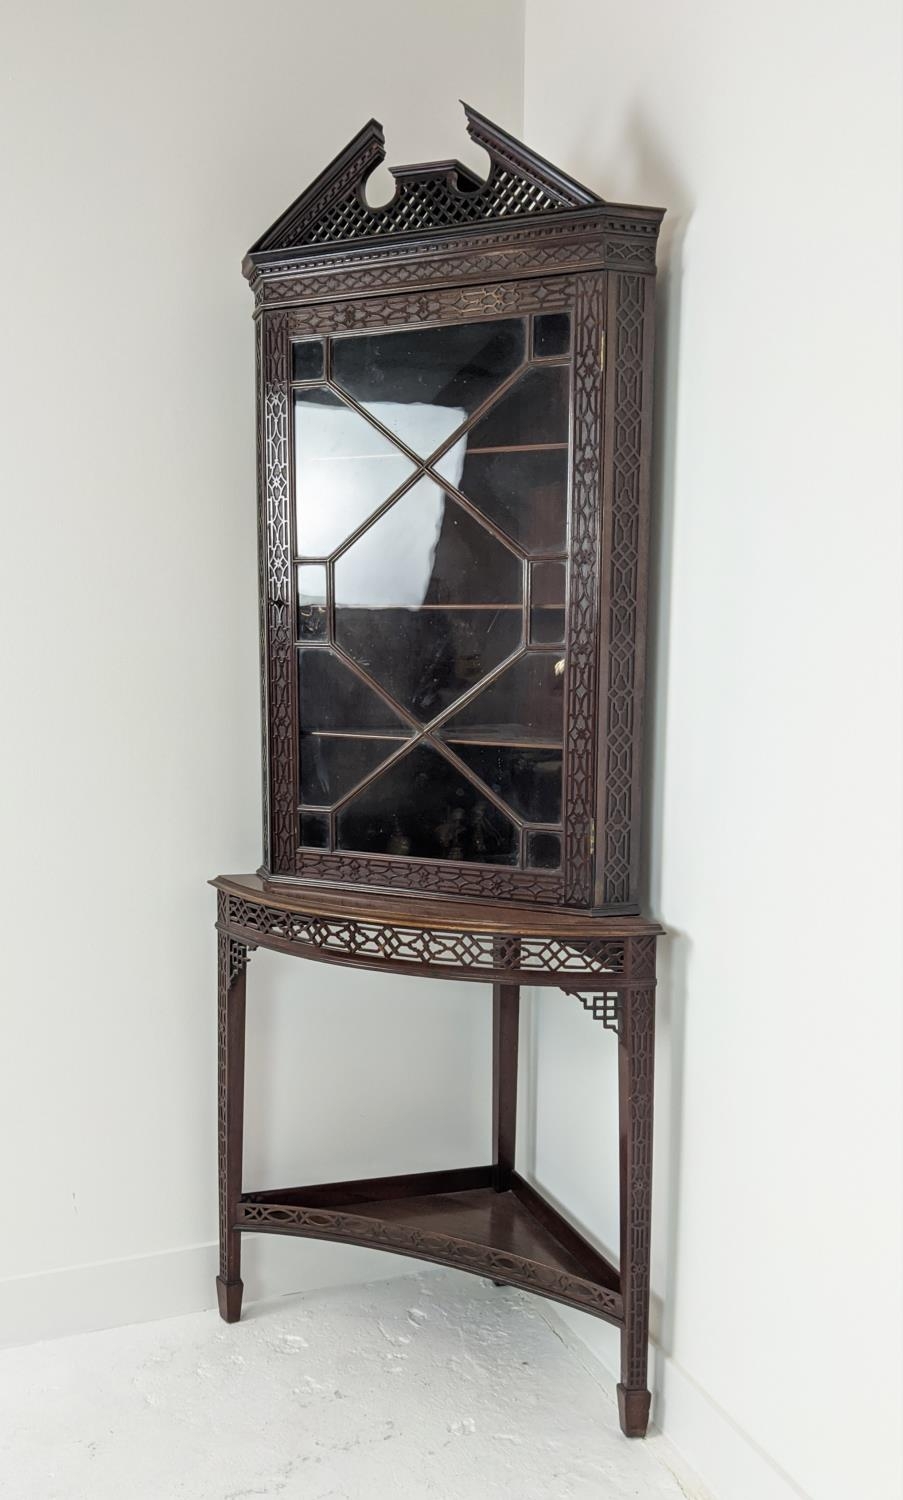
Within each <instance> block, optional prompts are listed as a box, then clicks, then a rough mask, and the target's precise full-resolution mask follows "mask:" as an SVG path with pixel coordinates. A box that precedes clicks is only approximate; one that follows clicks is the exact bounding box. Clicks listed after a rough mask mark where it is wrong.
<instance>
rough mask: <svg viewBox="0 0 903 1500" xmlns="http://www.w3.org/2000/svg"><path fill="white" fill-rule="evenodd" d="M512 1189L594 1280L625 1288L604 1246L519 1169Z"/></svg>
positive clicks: (514, 1174)
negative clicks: (571, 1221)
mask: <svg viewBox="0 0 903 1500" xmlns="http://www.w3.org/2000/svg"><path fill="white" fill-rule="evenodd" d="M511 1191H512V1192H513V1194H514V1196H515V1198H517V1199H518V1200H519V1201H520V1202H521V1203H522V1204H523V1205H524V1207H525V1208H528V1209H529V1210H530V1212H531V1214H532V1215H533V1217H534V1218H535V1219H536V1221H537V1223H539V1224H542V1226H543V1228H544V1229H547V1230H548V1232H549V1233H550V1234H552V1235H554V1236H555V1239H556V1240H557V1241H558V1243H559V1244H560V1245H562V1246H563V1247H564V1248H565V1249H567V1250H568V1251H570V1253H571V1255H573V1256H574V1257H575V1259H577V1260H579V1261H580V1264H581V1265H582V1266H583V1269H584V1272H585V1274H586V1275H587V1276H590V1277H591V1278H592V1279H593V1280H594V1281H598V1282H599V1283H600V1284H601V1285H602V1286H607V1287H611V1289H612V1291H613V1292H619V1291H620V1290H621V1275H620V1272H619V1271H617V1270H615V1267H614V1266H613V1265H612V1264H611V1262H610V1261H608V1260H606V1258H605V1256H604V1255H603V1254H602V1252H601V1251H600V1250H596V1249H595V1247H594V1246H593V1245H591V1244H590V1243H589V1241H588V1240H585V1239H584V1238H583V1235H582V1234H580V1233H579V1231H578V1230H576V1229H575V1228H574V1226H573V1225H572V1224H569V1223H568V1221H567V1219H565V1218H563V1217H562V1215H561V1214H560V1213H559V1212H558V1210H557V1209H556V1208H553V1207H552V1205H551V1203H549V1201H548V1200H547V1199H546V1198H544V1197H543V1196H542V1194H541V1193H539V1192H537V1190H536V1188H535V1187H533V1186H532V1185H531V1184H530V1183H529V1182H526V1181H525V1180H524V1178H523V1177H521V1175H520V1173H519V1172H513V1173H512V1174H511Z"/></svg>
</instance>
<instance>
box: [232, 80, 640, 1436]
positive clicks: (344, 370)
mask: <svg viewBox="0 0 903 1500" xmlns="http://www.w3.org/2000/svg"><path fill="white" fill-rule="evenodd" d="M465 115H466V120H467V129H468V132H469V134H470V137H471V139H472V141H473V142H474V143H475V144H476V145H477V146H479V147H480V148H481V150H482V151H484V152H485V153H487V155H488V158H489V163H490V166H489V171H488V174H487V176H486V178H485V179H480V178H479V177H477V176H476V175H475V174H474V173H473V172H471V171H470V170H469V169H468V168H465V167H463V166H461V165H460V163H458V162H455V161H443V162H434V163H427V164H425V165H420V166H414V167H401V168H396V169H395V173H394V175H395V181H396V190H395V194H394V196H393V197H392V199H391V200H390V202H388V203H386V204H384V205H383V206H382V207H379V208H371V207H370V206H369V204H368V202H367V195H366V183H367V179H368V177H369V176H370V174H371V172H372V171H373V170H374V168H375V167H376V166H377V165H378V164H379V163H380V162H381V161H382V160H383V158H384V155H385V151H384V145H383V134H382V128H381V127H380V126H379V125H378V124H377V123H376V121H373V120H371V121H370V122H369V123H368V124H367V125H365V126H364V128H363V129H362V130H361V131H360V132H359V133H358V135H357V136H355V137H354V139H353V140H352V141H350V142H349V144H348V145H347V146H346V147H345V149H344V150H343V151H342V152H340V154H339V155H338V156H337V157H336V158H335V160H334V161H333V162H331V163H330V164H329V165H328V166H327V167H326V168H325V169H324V171H323V172H322V173H321V174H320V176H319V177H318V178H317V179H316V180H315V181H314V182H313V183H312V184H311V186H310V187H309V188H308V189H306V191H305V192H303V193H302V194H301V195H300V197H298V198H297V199H296V200H295V201H294V202H293V203H292V204H290V205H289V207H288V208H286V209H285V211H284V212H283V213H282V214H280V216H279V217H278V218H277V219H276V220H275V222H274V223H273V224H272V225H271V226H270V228H269V229H267V230H266V231H265V233H264V234H262V235H261V236H260V238H259V239H258V240H257V242H256V243H255V244H254V245H253V247H252V248H251V250H250V251H249V252H248V255H247V257H246V258H245V262H244V266H243V269H244V272H245V274H246V276H247V278H248V280H249V282H250V283H251V286H252V288H253V291H254V296H255V303H256V307H255V320H256V327H257V353H258V365H257V370H258V375H257V382H256V390H257V404H258V483H259V520H260V548H259V562H260V593H261V598H260V607H261V676H262V682H261V688H262V692H261V701H262V704H263V729H264V745H263V769H264V776H263V781H264V794H263V824H264V854H263V863H262V866H261V869H260V871H259V873H258V874H257V875H242V874H239V875H224V876H220V877H219V878H218V879H216V880H215V881H214V882H212V883H213V884H214V885H215V887H216V889H217V902H218V906H217V930H218V963H219V970H218V972H219V987H218V993H219V1010H218V1025H219V1173H220V1176H219V1190H220V1192H219V1199H220V1248H221V1263H220V1275H219V1277H218V1283H217V1284H218V1295H219V1301H220V1310H221V1312H222V1315H223V1317H224V1318H225V1319H226V1320H227V1321H234V1320H235V1319H236V1318H238V1317H239V1316H240V1311H241V1297H242V1282H241V1272H240V1266H241V1238H242V1236H243V1235H244V1234H247V1233H253V1232H263V1233H276V1234H292V1235H298V1236H301V1237H314V1238H320V1239H332V1240H348V1241H351V1242H353V1243H357V1244H361V1245H368V1246H372V1247H374V1248H384V1249H392V1250H395V1251H398V1252H400V1253H402V1254H406V1255H411V1256H420V1257H421V1258H424V1259H427V1260H432V1261H436V1262H438V1263H440V1264H443V1265H450V1266H457V1267H458V1268H459V1269H463V1270H467V1271H470V1272H473V1273H476V1274H479V1275H486V1276H489V1277H491V1278H492V1279H494V1280H496V1281H500V1282H506V1283H510V1284H511V1285H512V1286H517V1287H521V1288H523V1289H525V1290H527V1291H530V1292H533V1293H536V1294H539V1295H543V1296H547V1297H551V1298H554V1299H557V1300H558V1301H561V1302H565V1303H567V1304H568V1305H569V1306H572V1307H576V1308H581V1309H583V1310H584V1311H587V1312H589V1313H592V1314H593V1315H595V1316H598V1317H602V1318H605V1319H607V1320H608V1321H609V1322H612V1323H614V1324H615V1326H617V1327H618V1328H619V1329H620V1333H621V1350H622V1372H621V1382H620V1385H619V1387H618V1399H619V1407H620V1417H621V1424H622V1427H623V1429H624V1431H625V1432H626V1433H628V1434H629V1435H631V1436H640V1435H642V1434H643V1433H644V1432H645V1430H646V1422H647V1418H648V1413H649V1400H650V1396H649V1390H648V1384H647V1347H646V1346H647V1339H648V1312H649V1214H650V1205H651V1148H652V1133H651V1132H652V1075H653V1037H654V999H655V950H656V941H657V938H658V936H659V935H660V932H661V929H660V927H659V926H658V924H657V923H656V922H654V921H652V920H650V919H648V918H646V917H644V916H643V915H642V912H641V907H640V817H641V807H640V800H641V790H642V786H643V780H644V779H643V775H642V727H643V694H644V670H645V660H644V650H645V640H646V626H645V614H646V573H647V554H648V531H649V524H648V522H649V515H648V511H649V507H648V479H649V465H650V451H649V450H650V432H651V396H652V345H653V291H654V277H655V245H656V239H657V235H658V229H659V224H660V221H661V218H662V210H660V209H656V208H644V207H638V206H636V205H624V204H612V203H608V202H606V201H605V200H604V199H602V198H600V197H599V196H598V195H597V194H596V193H594V192H592V191H591V190H590V189H588V188H586V187H584V186H583V185H582V184H581V183H579V182H577V181H575V180H574V179H573V178H572V177H570V176H569V175H568V174H567V173H566V172H564V171H562V170H561V169H560V168H558V167H555V166H553V165H552V164H551V163H549V162H547V161H545V160H544V159H543V158H542V157H540V156H538V155H537V154H536V153H535V152H534V151H531V150H530V149H529V147H527V146H525V145H524V144H523V143H522V142H520V141H517V140H516V139H515V138H514V137H513V136H511V135H509V134H508V133H507V132H506V131H504V130H502V129H500V127H499V126H497V125H495V124H493V123H492V121H490V120H487V119H486V117H485V116H483V115H481V114H479V113H478V112H477V111H476V110H473V109H471V108H470V107H469V106H465ZM257 948H266V949H271V950H273V951H274V952H276V953H280V954H284V955H287V956H293V957H298V958H303V959H309V960H315V961H317V962H320V963H331V964H340V965H343V966H345V967H349V968H358V969H362V970H373V971H379V970H382V971H383V972H388V973H392V974H395V975H398V976H405V975H407V976H418V977H419V978H421V979H437V980H445V979H455V980H460V979H464V980H468V981H470V982H473V983H482V984H485V985H486V986H487V988H488V989H491V996H492V1078H493V1085H492V1153H491V1160H490V1161H489V1163H488V1164H487V1165H481V1166H476V1167H470V1166H465V1167H462V1168H459V1169H455V1170H451V1171H446V1172H433V1173H421V1174H414V1175H413V1176H412V1175H410V1174H401V1175H395V1176H389V1177H384V1178H377V1179H373V1178H371V1179H367V1180H359V1181H350V1182H340V1183H320V1184H314V1185H312V1186H307V1187H293V1188H286V1189H282V1190H278V1191H266V1192H260V1191H249V1190H248V1189H247V1186H246V1185H245V1184H244V1183H243V1181H242V1133H243V1106H244V1033H245V1007H246V978H247V966H248V959H249V955H250V954H252V953H253V952H254V950H255V949H257ZM524 985H529V986H530V987H531V988H532V987H539V988H541V989H543V990H544V992H545V1001H544V1003H550V1004H551V1003H558V1004H565V1005H571V1006H575V1007H576V1006H582V1007H583V1009H584V1011H585V1013H586V1015H587V1017H588V1018H589V1021H593V1020H594V1021H601V1023H602V1025H601V1027H600V1028H597V1029H596V1034H597V1036H599V1038H600V1040H604V1041H605V1042H606V1043H609V1044H610V1038H609V1037H607V1036H606V1037H604V1038H603V1033H612V1034H613V1035H614V1037H615V1038H616V1046H617V1049H618V1091H619V1092H618V1109H619V1130H620V1151H619V1160H620V1178H619V1184H618V1189H619V1197H620V1243H619V1254H618V1263H617V1265H616V1266H615V1265H614V1264H613V1263H611V1262H609V1261H608V1260H606V1259H605V1257H603V1256H602V1255H601V1254H600V1253H599V1252H598V1251H597V1250H596V1249H595V1248H594V1247H593V1246H592V1245H591V1244H590V1243H589V1242H588V1241H587V1239H586V1238H585V1237H584V1236H583V1235H581V1234H580V1233H579V1232H578V1230H577V1228H576V1227H575V1226H573V1225H571V1224H570V1223H568V1221H567V1219H566V1217H563V1216H562V1214H561V1213H559V1212H558V1211H557V1209H556V1208H555V1207H553V1205H552V1203H551V1202H549V1201H548V1200H547V1199H546V1198H545V1197H543V1195H542V1194H541V1193H539V1192H537V1191H536V1189H535V1188H533V1187H531V1186H529V1185H528V1183H527V1181H526V1180H525V1178H524V1177H523V1176H522V1175H521V1174H519V1173H518V1171H517V1170H516V1163H515V1135H516V1101H517V1071H518V1031H519V1004H520V990H521V987H522V986H524ZM556 991H557V992H558V994H557V995H556V994H555V992H556ZM589 1021H588V1024H589ZM438 1065H439V1063H438V1060H437V1066H438ZM400 1165H404V1164H400ZM303 1175H304V1176H305V1177H310V1176H313V1175H315V1174H314V1173H313V1172H309V1171H305V1172H304V1174H303Z"/></svg>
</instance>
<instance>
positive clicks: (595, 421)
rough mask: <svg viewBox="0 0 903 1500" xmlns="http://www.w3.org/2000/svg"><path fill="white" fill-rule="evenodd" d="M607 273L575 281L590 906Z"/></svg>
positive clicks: (578, 709)
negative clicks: (602, 360) (603, 356)
mask: <svg viewBox="0 0 903 1500" xmlns="http://www.w3.org/2000/svg"><path fill="white" fill-rule="evenodd" d="M604 284H605V278H604V277H603V276H583V277H580V278H579V279H578V281H577V303H576V314H575V322H576V326H577V330H578V337H577V339H575V346H574V459H573V481H572V482H573V492H572V498H571V570H570V572H571V586H570V598H569V603H568V681H567V704H566V714H565V723H566V731H565V732H566V735H567V741H566V744H565V758H566V765H565V781H566V784H567V787H568V797H567V811H566V815H565V871H566V877H565V880H566V884H565V900H566V901H567V902H568V903H570V904H571V905H574V906H587V905H589V904H590V902H591V900H592V887H593V847H594V846H593V820H594V814H595V767H596V718H597V708H596V677H597V651H598V611H599V601H598V590H599V581H598V573H597V557H598V547H599V526H600V516H599V509H600V479H601V463H602V420H601V417H602V413H601V369H600V365H601V360H600V349H601V343H602V331H603V326H604V325H603V305H602V298H603V288H604Z"/></svg>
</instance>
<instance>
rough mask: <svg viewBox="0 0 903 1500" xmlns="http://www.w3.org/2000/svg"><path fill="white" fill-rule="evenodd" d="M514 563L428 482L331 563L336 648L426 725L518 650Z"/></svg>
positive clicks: (519, 578) (518, 590)
mask: <svg viewBox="0 0 903 1500" xmlns="http://www.w3.org/2000/svg"><path fill="white" fill-rule="evenodd" d="M522 588H523V575H522V567H521V563H520V561H519V559H518V558H516V557H515V556H514V554H513V553H512V552H510V551H509V550H508V548H507V547H505V546H504V545H503V544H502V543H501V542H499V541H497V540H496V538H495V537H493V536H492V535H491V534H490V533H489V532H488V531H487V530H486V529H485V527H483V526H481V525H480V523H479V522H478V521H476V520H474V518H473V517H472V516H470V515H469V514H468V513H467V511H466V510H464V508H463V506H461V505H459V504H458V503H457V501H455V500H452V499H451V498H450V497H449V496H448V495H446V494H445V493H444V491H443V490H441V489H440V488H439V486H438V485H436V484H434V483H433V481H432V480H430V479H421V480H418V482H417V483H416V484H415V485H413V486H412V488H411V489H409V490H407V491H406V492H405V494H403V495H402V496H401V497H400V499H398V500H397V501H396V502H395V504H394V505H392V506H390V508H389V509H388V510H387V511H386V512H385V513H384V514H383V515H382V516H380V518H379V520H378V521H375V522H374V524H373V525H372V526H371V527H369V528H368V530H367V531H365V532H364V533H363V535H361V536H360V537H358V539H357V541H356V542H354V543H353V545H352V546H351V547H349V549H348V551H347V552H343V553H341V555H340V556H339V557H338V559H337V560H336V564H335V593H336V640H337V641H338V643H339V645H340V646H342V648H343V649H344V650H345V651H347V652H348V655H349V656H351V657H353V658H354V660H355V661H356V662H358V663H359V664H360V665H361V666H362V667H363V668H364V669H365V670H366V671H367V672H368V673H370V674H371V675H372V676H373V677H375V678H376V679H377V680H378V681H379V682H381V683H382V685H383V686H384V687H385V688H386V689H387V691H388V692H390V693H391V694H392V696H393V697H394V698H396V699H397V701H398V702H400V703H401V704H403V705H404V707H406V708H408V709H409V710H410V711H411V712H413V713H415V714H416V715H417V716H418V718H420V719H421V720H423V721H428V720H430V719H432V718H434V717H435V716H436V714H438V713H440V712H441V711H442V710H443V709H444V708H446V707H448V705H449V704H451V703H452V702H454V700H455V699H456V698H458V697H459V696H460V695H461V694H462V693H464V692H466V691H467V690H468V689H469V688H471V687H473V685H474V684H475V683H477V682H479V680H480V678H481V677H484V676H485V675H486V673H487V672H489V671H490V670H491V669H492V668H493V667H496V666H498V665H499V664H500V663H501V662H503V661H504V660H505V658H506V657H507V656H510V655H511V654H512V652H513V651H514V650H516V649H517V647H518V646H519V645H520V643H521V632H522V625H521V613H522V610H521V603H522Z"/></svg>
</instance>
